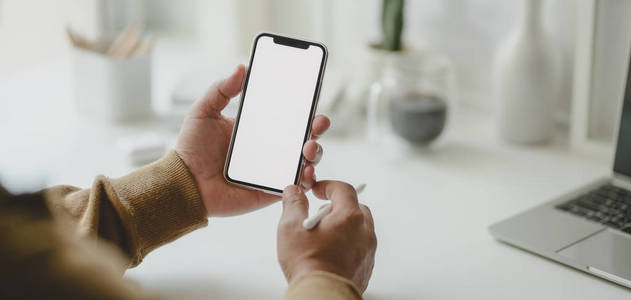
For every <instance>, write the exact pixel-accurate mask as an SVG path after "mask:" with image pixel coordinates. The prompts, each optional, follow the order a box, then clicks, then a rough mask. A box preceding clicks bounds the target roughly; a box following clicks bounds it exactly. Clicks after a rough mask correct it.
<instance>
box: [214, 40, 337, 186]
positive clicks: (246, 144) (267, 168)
mask: <svg viewBox="0 0 631 300" xmlns="http://www.w3.org/2000/svg"><path fill="white" fill-rule="evenodd" d="M327 56H328V53H327V50H326V47H325V46H324V45H322V44H320V43H315V42H310V41H305V40H300V39H295V38H290V37H286V36H280V35H275V34H271V33H261V34H259V35H258V36H256V38H255V39H254V45H253V46H252V53H251V56H250V64H249V68H248V71H247V75H246V77H245V82H244V86H243V91H242V93H241V101H240V103H239V110H238V113H237V116H236V119H235V125H234V129H233V132H232V139H231V141H230V148H229V150H228V155H227V158H226V165H225V168H224V177H225V178H226V180H227V181H228V182H230V183H233V184H237V185H240V186H243V187H247V188H251V189H256V190H261V191H264V192H266V193H271V194H276V195H280V194H281V193H282V192H283V189H284V188H285V187H286V186H288V185H291V184H298V183H299V181H300V176H301V173H302V166H303V156H302V147H303V145H304V143H306V142H307V140H308V139H309V136H310V135H311V121H312V120H313V116H314V113H315V110H316V107H317V104H318V96H319V93H320V87H321V85H322V78H323V76H324V69H325V67H326V61H327Z"/></svg>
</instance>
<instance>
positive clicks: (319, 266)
mask: <svg viewBox="0 0 631 300" xmlns="http://www.w3.org/2000/svg"><path fill="white" fill-rule="evenodd" d="M317 271H322V272H327V273H332V274H335V275H338V276H341V277H343V278H346V279H348V280H352V274H348V272H344V271H343V270H342V269H341V268H339V267H337V266H335V265H334V264H330V263H325V262H322V261H318V260H305V261H302V262H300V263H297V264H296V266H295V267H294V268H293V270H292V271H291V274H287V281H289V283H291V282H292V281H294V280H296V279H298V278H300V277H302V276H305V275H307V274H309V273H312V272H317Z"/></svg>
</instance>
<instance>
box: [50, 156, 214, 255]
mask: <svg viewBox="0 0 631 300" xmlns="http://www.w3.org/2000/svg"><path fill="white" fill-rule="evenodd" d="M44 197H45V199H46V202H47V204H48V207H49V209H50V210H51V213H52V216H53V217H54V218H55V219H60V220H63V221H64V222H66V223H67V224H68V225H70V226H72V228H73V229H74V230H75V232H76V233H78V234H79V235H80V236H82V237H86V238H94V239H96V238H100V239H103V240H106V241H109V242H111V243H113V244H115V245H117V246H118V247H119V248H120V249H121V250H122V251H123V252H124V253H125V254H126V257H127V258H128V261H127V265H128V266H135V265H137V264H138V263H140V261H142V259H143V257H144V256H145V255H146V254H147V253H149V252H150V251H151V250H153V249H155V248H157V247H159V246H161V245H163V244H165V243H168V242H170V241H173V240H175V239H177V238H178V237H180V236H182V235H184V234H186V233H188V232H190V231H192V230H194V229H197V228H200V227H202V226H205V225H206V224H207V223H208V221H207V212H206V209H205V208H204V204H203V202H202V200H201V198H200V196H199V192H198V190H197V187H196V185H195V181H194V179H193V176H192V175H191V174H190V172H189V171H188V169H187V167H186V165H185V164H184V162H183V161H182V160H181V159H180V158H179V156H178V155H177V153H176V152H175V151H172V152H170V153H169V154H167V155H166V156H165V157H163V158H162V159H160V160H159V161H157V162H154V163H152V164H150V165H148V166H145V167H143V168H141V169H138V170H136V171H134V172H132V173H130V174H128V175H126V176H123V177H121V178H116V179H109V178H106V177H104V176H97V177H96V178H95V179H94V182H93V183H92V187H91V188H89V189H83V190H81V189H78V188H75V187H71V186H55V187H52V188H49V189H47V190H45V191H44Z"/></svg>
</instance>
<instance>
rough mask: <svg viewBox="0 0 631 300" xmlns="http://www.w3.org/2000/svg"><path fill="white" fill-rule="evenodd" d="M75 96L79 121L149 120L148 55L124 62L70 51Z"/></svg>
mask: <svg viewBox="0 0 631 300" xmlns="http://www.w3.org/2000/svg"><path fill="white" fill-rule="evenodd" d="M72 68H73V70H72V71H73V77H74V96H75V103H76V108H77V112H78V113H79V114H80V115H81V116H82V117H87V118H89V119H92V120H99V121H106V122H124V121H134V120H141V119H144V118H148V117H150V116H151V115H152V112H153V111H152V108H151V52H148V53H145V54H141V55H133V56H130V57H125V58H112V57H110V56H107V55H104V54H101V53H98V52H93V51H88V50H85V49H81V48H77V47H72Z"/></svg>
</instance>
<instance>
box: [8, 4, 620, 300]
mask: <svg viewBox="0 0 631 300" xmlns="http://www.w3.org/2000/svg"><path fill="white" fill-rule="evenodd" d="M630 13H631V1H625V0H608V1H598V0H589V1H562V0H523V1H503V0H408V1H405V2H404V1H401V0H385V1H381V0H369V1H351V0H322V1H308V0H216V1H211V0H207V1H204V0H179V1H167V0H126V1H125V0H82V1H71V0H54V1H50V0H0V141H1V142H0V180H2V182H3V184H5V185H8V186H9V187H10V188H11V189H12V190H14V191H24V190H32V189H34V188H39V187H43V186H48V185H52V184H61V183H64V184H72V185H78V186H82V187H88V186H89V185H90V182H91V181H92V178H93V177H94V176H95V175H96V174H106V175H107V176H111V177H116V176H120V175H122V174H125V173H126V172H129V171H130V170H133V169H134V168H137V167H138V166H140V165H143V164H145V163H147V162H150V161H152V160H155V159H156V158H158V157H160V156H161V155H163V154H164V153H166V151H168V149H170V148H171V147H172V146H173V144H174V142H175V138H176V136H177V132H178V130H179V124H180V122H181V121H182V119H183V117H184V115H185V113H186V111H187V109H188V107H189V106H190V104H191V103H192V102H193V101H195V100H196V99H197V98H198V97H199V96H201V95H202V94H203V92H204V91H205V90H206V88H207V87H208V86H209V85H210V84H211V83H212V82H214V81H216V80H219V79H221V78H222V77H223V76H226V75H227V74H229V72H230V71H231V70H232V69H233V68H234V66H235V65H236V64H237V63H247V59H248V56H249V51H250V47H251V44H252V40H253V38H254V36H255V35H256V34H257V33H259V32H263V31H270V32H275V33H279V34H284V35H289V36H295V37H299V38H304V39H310V40H315V41H321V42H323V43H324V44H326V46H327V47H328V49H329V62H328V66H327V71H326V76H325V81H324V86H323V92H322V96H321V99H320V104H319V107H318V112H319V113H325V114H327V115H329V116H330V117H331V119H332V121H333V126H332V129H331V131H330V133H329V134H328V135H327V136H326V137H324V139H323V143H324V145H325V148H327V147H328V148H327V151H326V157H325V160H324V161H323V162H322V164H321V166H320V169H319V170H318V172H319V174H318V175H319V178H340V179H345V180H349V181H353V182H357V183H359V182H366V183H368V186H369V187H368V193H367V195H366V197H367V201H371V200H370V199H372V201H376V200H375V199H373V198H382V199H383V198H389V197H392V194H390V191H392V190H398V191H399V192H397V193H398V194H397V195H398V196H397V197H399V198H401V197H404V198H405V197H412V196H414V197H416V196H418V195H423V193H428V194H426V195H425V196H426V198H435V197H437V196H439V195H440V196H441V197H450V198H457V197H458V195H452V194H453V193H456V194H457V193H459V192H462V193H466V194H467V195H469V196H471V195H474V196H471V197H474V198H475V197H478V198H475V199H484V200H480V201H479V202H478V203H482V204H484V203H487V204H488V203H491V202H493V201H497V202H498V203H503V204H502V205H501V206H500V208H499V209H497V210H495V211H493V212H492V213H491V212H488V211H485V212H484V213H483V214H482V215H481V216H479V219H477V218H476V219H473V220H471V222H469V223H467V224H476V222H479V224H478V225H479V226H477V227H475V226H472V228H478V230H479V231H480V232H478V231H476V233H475V234H472V235H471V236H472V237H479V238H481V239H483V237H486V235H485V233H484V228H485V226H486V225H488V224H490V222H491V221H492V220H497V219H498V218H500V217H502V216H506V215H507V214H508V213H509V212H516V211H518V210H519V209H521V208H525V207H527V206H528V205H532V204H534V203H537V201H543V200H545V197H549V196H550V195H553V194H555V193H557V192H558V188H559V186H561V187H571V186H573V185H575V184H576V183H577V182H584V181H588V180H590V179H593V178H594V177H596V176H599V175H604V174H608V172H610V165H611V159H612V157H613V156H612V155H613V143H614V141H615V133H616V130H617V129H616V128H617V124H618V119H619V112H620V103H622V95H623V89H624V85H625V82H626V81H625V79H626V72H627V66H628V61H629V49H630V45H631V43H630V42H629V41H630V40H631V18H629V17H628V16H629V15H631V14H630ZM237 105H238V103H237V101H232V102H231V104H230V106H229V107H228V108H227V109H226V111H225V114H228V115H230V114H234V113H235V111H236V107H237ZM366 161H370V162H372V164H370V165H369V164H365V162H366ZM550 166H556V168H554V169H555V170H548V171H549V172H546V174H541V173H540V171H541V170H544V169H546V170H547V169H550ZM419 182H422V183H423V184H426V185H427V186H430V185H431V186H432V189H433V191H425V192H418V193H416V192H415V193H413V192H411V191H412V190H414V189H416V185H417V184H418V183H419ZM514 182H520V183H522V184H525V185H524V186H523V187H518V186H515V185H514V184H512V183H514ZM528 183H529V184H530V185H528ZM453 184H459V186H460V190H459V191H457V190H454V189H453V188H451V187H452V185H453ZM473 184H475V186H472V185H473ZM371 188H372V189H373V192H372V193H371V191H370V189H371ZM520 188H523V189H524V190H520ZM533 190H534V191H535V192H534V195H533V194H532V193H533ZM504 191H511V192H516V191H522V192H524V193H523V194H526V195H530V196H528V197H526V196H521V197H520V196H518V197H516V198H515V199H513V201H514V202H510V203H508V202H505V201H508V200H506V199H504V198H503V197H500V196H498V195H500V194H502V193H503V192H504ZM375 205H376V206H377V207H379V206H380V204H375ZM381 205H383V204H381ZM436 205H443V204H436ZM445 205H446V204H445ZM382 208H383V209H384V210H382V211H384V212H385V211H387V208H386V207H385V206H384V207H382ZM443 208H445V207H443ZM446 208H447V209H451V207H449V206H448V207H446ZM456 214H457V213H456ZM273 216H275V215H273ZM388 216H390V215H389V214H388V213H383V215H382V216H381V217H382V218H383V219H384V220H386V219H387V218H388ZM267 217H269V216H267V215H265V214H264V215H256V214H254V216H252V217H249V218H250V219H249V220H250V222H259V221H261V220H260V218H263V219H265V218H267ZM390 217H391V218H395V216H394V214H393V215H392V216H390ZM466 217H469V216H466ZM466 217H463V218H466ZM252 218H255V219H252ZM256 218H259V219H256ZM379 218H380V216H379V212H377V214H376V219H379ZM410 218H412V216H410ZM387 220H391V219H387ZM410 221H412V219H410ZM223 222H228V223H229V224H231V225H234V224H232V223H231V222H234V221H223ZM265 222H268V221H265ZM401 222H402V221H401ZM220 224H221V223H220ZM392 224H398V223H397V222H396V221H395V222H393V223H392ZM485 224H486V225H485ZM215 226H221V225H215ZM225 226H227V225H225ZM241 226H243V225H241ZM401 226H403V224H401ZM406 226H407V225H406ZM237 228H241V229H243V228H242V227H237ZM402 228H404V227H402ZM249 229H251V228H249ZM209 230H210V229H209ZM233 230H236V229H233ZM260 230H263V229H260ZM384 230H385V229H384ZM393 230H394V229H393ZM206 234H208V233H206ZM260 234H261V235H263V236H265V235H273V230H272V231H269V232H267V231H265V232H264V233H260ZM476 234H479V235H476ZM216 236H217V239H219V240H221V239H222V237H223V238H225V239H226V241H228V240H232V238H231V237H230V236H228V235H225V236H223V235H216ZM198 238H199V236H198ZM192 239H193V238H191V239H190V240H188V244H187V242H186V241H185V242H182V243H183V244H181V245H184V246H180V247H181V248H177V247H176V246H173V247H176V248H173V247H172V248H167V250H159V251H157V252H159V253H164V254H156V256H157V257H166V258H168V259H172V257H174V256H173V255H175V253H179V252H178V251H184V250H183V249H191V248H195V247H198V244H196V243H195V242H193V240H192ZM393 239H396V237H393ZM256 241H257V242H261V243H263V240H262V238H261V239H256ZM385 241H386V242H387V241H388V239H385ZM392 242H393V243H396V241H395V240H393V241H392ZM243 243H245V242H243ZM386 245H387V244H386ZM169 247H171V246H169ZM182 247H183V248H182ZM209 247H210V246H209ZM244 247H252V245H249V244H246V245H244ZM265 247H268V246H265ZM265 247H264V248H263V249H267V248H265ZM269 247H271V248H270V252H269V253H272V252H273V245H270V246H269ZM385 247H386V248H387V247H388V246H385ZM484 247H487V246H484ZM412 248H414V247H412ZM169 249H170V250H169ZM178 249H179V250H178ZM160 251H162V252H160ZM410 251H412V250H410ZM225 252H226V253H234V252H235V250H234V249H232V248H230V247H225ZM395 252H396V251H395ZM263 253H265V254H260V255H263V256H269V255H270V254H269V253H267V252H265V251H263ZM393 253H394V252H393ZM385 256H386V257H382V258H381V259H383V260H385V261H387V258H388V257H389V256H388V254H386V255H385ZM487 256H488V255H487ZM257 258H260V259H263V258H261V257H259V256H257ZM378 258H379V257H378ZM265 259H267V257H266V258H265ZM392 259H393V261H394V260H397V259H399V258H395V257H392ZM271 260H272V263H273V262H274V261H273V257H272V258H271ZM404 261H405V259H404V260H401V262H392V266H397V263H400V264H401V265H400V267H401V268H403V269H405V268H406V265H404ZM215 263H217V264H219V265H221V266H224V267H226V268H227V267H228V266H227V265H225V263H224V265H222V263H221V262H215ZM453 263H454V264H456V263H460V262H458V260H457V259H456V260H454V261H453ZM383 264H384V265H386V263H383ZM144 265H145V266H141V267H140V268H137V269H134V271H132V275H131V277H132V278H137V279H138V280H139V281H140V282H143V283H145V284H146V283H147V282H152V283H150V284H148V285H149V286H152V287H154V288H158V289H160V283H162V282H163V281H164V280H165V278H167V277H168V275H167V274H168V272H167V271H166V270H168V268H169V267H168V265H165V264H164V263H158V262H156V260H148V262H147V263H146V264H144ZM411 265H414V263H412V264H411ZM230 267H232V265H231V266H230ZM377 267H379V264H378V265H377ZM480 267H482V266H480ZM143 268H144V269H143ZM218 269H221V268H218ZM387 269H388V268H387V267H383V269H382V271H381V273H380V272H379V271H376V273H375V274H376V275H375V277H376V280H377V282H378V283H379V282H381V283H382V284H383V285H382V288H383V289H382V290H379V288H377V289H376V290H375V292H374V293H373V295H375V294H376V295H377V298H379V296H383V295H387V294H388V293H389V291H390V290H388V288H394V287H395V286H396V285H397V284H403V285H405V283H406V282H407V281H405V280H411V279H400V280H402V281H399V282H396V281H394V280H395V279H390V278H389V277H388V276H387V274H388V272H387ZM272 270H273V271H277V270H275V269H273V267H272ZM134 272H136V273H134ZM177 272H180V273H178V274H180V275H182V274H189V273H190V270H186V269H184V268H182V269H181V270H180V269H178V270H176V271H175V273H177ZM437 272H438V271H437ZM193 273H195V272H193ZM255 273H256V272H255ZM277 273H278V272H277ZM438 273H440V272H438ZM156 274H158V275H156ZM160 274H162V275H164V276H163V277H161V276H162V275H160ZM195 274H197V273H195ZM256 274H258V275H261V274H264V273H261V274H259V273H256ZM211 275H212V274H211ZM215 275H216V276H215V277H214V278H215V279H218V278H219V277H218V276H219V275H217V274H215ZM134 276H135V277H134ZM182 276H184V277H186V276H188V275H182ZM210 277H213V276H210ZM271 278H272V279H279V280H281V281H282V279H280V277H278V278H276V277H273V276H272V277H271ZM392 278H394V277H392ZM493 279H494V280H497V279H498V278H495V277H493ZM143 280H144V281H143ZM151 280H154V281H151ZM226 280H227V279H226ZM269 280H271V279H268V280H267V281H265V280H263V281H261V282H259V283H254V285H255V286H257V287H258V288H259V289H258V290H257V289H254V290H255V291H257V292H260V293H262V294H258V295H263V296H262V297H263V298H266V296H265V295H268V296H269V295H271V296H273V297H276V296H277V292H272V293H271V294H265V293H266V292H265V291H267V290H266V289H268V288H269V287H267V286H265V284H266V283H269V282H268V281H269ZM218 281H219V282H224V281H222V280H219V279H218ZM228 281H229V280H228ZM228 281H225V282H224V283H227V282H228ZM257 284H258V285H257ZM201 285H203V282H202V284H201ZM439 285H440V284H438V285H436V286H439ZM271 286H275V285H274V284H272V285H271ZM377 286H379V285H377ZM188 287H189V286H187V285H184V286H179V288H177V289H175V290H176V292H174V293H176V294H177V293H184V294H186V291H187V290H188ZM191 289H192V290H193V292H191V293H193V294H194V295H197V294H195V293H198V292H199V291H198V290H195V289H194V288H191ZM416 289H418V287H413V286H411V287H410V289H409V291H410V295H414V293H415V291H418V290H416ZM279 290H282V288H279ZM465 290H466V289H465ZM223 292H225V294H222V293H223ZM223 292H221V291H219V292H217V293H216V296H217V297H218V298H221V295H223V296H225V297H226V298H229V297H228V296H229V295H231V293H230V292H226V291H223ZM369 292H370V290H369ZM200 293H201V292H200ZM202 294H203V293H202ZM239 295H241V294H239ZM242 295H243V296H252V295H251V294H247V293H246V292H243V294H242ZM369 295H370V293H369ZM401 295H403V294H401ZM189 296H190V294H189ZM197 296H199V295H197ZM271 296H270V297H271ZM403 296H405V295H403ZM403 296H402V298H405V297H403ZM452 296H454V295H452ZM412 298H413V297H412ZM456 298H458V297H456Z"/></svg>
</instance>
